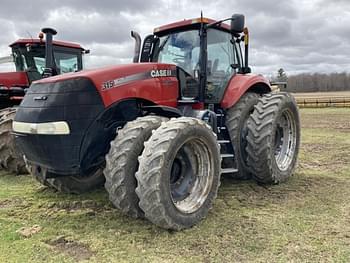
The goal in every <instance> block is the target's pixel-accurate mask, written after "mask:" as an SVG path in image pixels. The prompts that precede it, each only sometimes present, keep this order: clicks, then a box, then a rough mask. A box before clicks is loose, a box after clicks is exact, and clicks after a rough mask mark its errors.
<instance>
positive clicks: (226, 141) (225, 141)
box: [218, 140, 230, 144]
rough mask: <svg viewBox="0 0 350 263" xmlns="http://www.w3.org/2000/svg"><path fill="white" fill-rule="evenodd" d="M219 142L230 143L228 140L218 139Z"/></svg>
mask: <svg viewBox="0 0 350 263" xmlns="http://www.w3.org/2000/svg"><path fill="white" fill-rule="evenodd" d="M218 143H219V144H225V143H230V141H229V140H218Z"/></svg>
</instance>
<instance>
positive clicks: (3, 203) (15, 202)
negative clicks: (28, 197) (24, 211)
mask: <svg viewBox="0 0 350 263" xmlns="http://www.w3.org/2000/svg"><path fill="white" fill-rule="evenodd" d="M22 204H23V200H22V199H19V198H13V199H4V200H0V209H1V208H3V209H5V208H10V207H13V206H19V205H22Z"/></svg>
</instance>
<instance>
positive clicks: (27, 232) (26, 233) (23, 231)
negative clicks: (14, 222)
mask: <svg viewBox="0 0 350 263" xmlns="http://www.w3.org/2000/svg"><path fill="white" fill-rule="evenodd" d="M41 229H42V227H41V226H38V225H34V226H32V227H22V228H20V229H18V230H17V231H16V233H18V234H19V235H21V236H22V237H25V238H28V237H31V236H33V235H35V234H36V233H39V232H40V231H41Z"/></svg>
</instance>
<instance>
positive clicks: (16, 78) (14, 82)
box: [0, 72, 29, 88]
mask: <svg viewBox="0 0 350 263" xmlns="http://www.w3.org/2000/svg"><path fill="white" fill-rule="evenodd" d="M13 86H17V87H25V86H26V87H28V86H29V83H28V77H27V73H26V72H1V73H0V87H7V88H10V87H13Z"/></svg>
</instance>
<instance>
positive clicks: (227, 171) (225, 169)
mask: <svg viewBox="0 0 350 263" xmlns="http://www.w3.org/2000/svg"><path fill="white" fill-rule="evenodd" d="M236 172H238V169H236V168H221V173H222V174H230V173H236Z"/></svg>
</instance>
